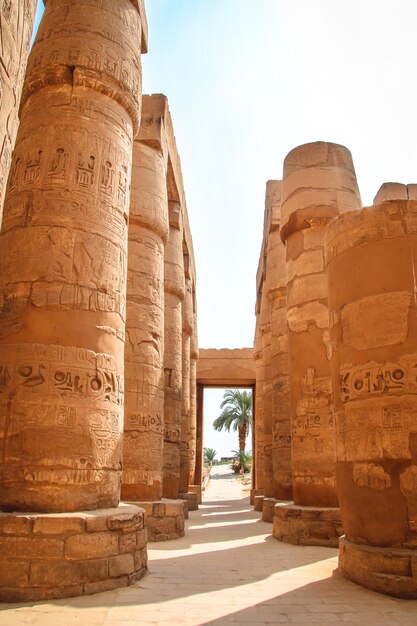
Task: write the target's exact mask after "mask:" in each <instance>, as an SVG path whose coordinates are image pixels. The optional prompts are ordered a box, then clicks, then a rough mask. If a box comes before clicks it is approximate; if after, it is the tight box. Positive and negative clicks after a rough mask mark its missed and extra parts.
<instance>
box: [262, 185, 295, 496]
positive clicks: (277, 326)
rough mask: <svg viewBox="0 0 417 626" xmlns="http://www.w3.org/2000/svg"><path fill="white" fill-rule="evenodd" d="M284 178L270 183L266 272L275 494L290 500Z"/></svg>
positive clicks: (289, 413) (290, 469)
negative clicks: (283, 230) (282, 239)
mask: <svg viewBox="0 0 417 626" xmlns="http://www.w3.org/2000/svg"><path fill="white" fill-rule="evenodd" d="M281 189H282V181H269V182H268V183H267V201H268V202H269V203H270V211H271V217H270V226H269V235H268V254H267V258H266V276H267V283H268V298H269V301H270V324H271V379H272V453H271V454H272V468H273V497H275V498H277V499H280V500H291V497H292V457H291V408H290V388H289V385H290V382H289V356H288V329H287V278H286V262H285V246H284V244H283V243H282V241H281V233H280V222H281Z"/></svg>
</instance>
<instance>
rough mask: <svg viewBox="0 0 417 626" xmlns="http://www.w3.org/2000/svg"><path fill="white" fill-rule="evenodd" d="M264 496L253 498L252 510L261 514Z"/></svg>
mask: <svg viewBox="0 0 417 626" xmlns="http://www.w3.org/2000/svg"><path fill="white" fill-rule="evenodd" d="M264 497H265V496H255V497H254V499H253V510H254V511H258V512H259V513H262V507H263V502H264Z"/></svg>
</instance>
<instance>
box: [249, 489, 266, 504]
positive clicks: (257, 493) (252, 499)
mask: <svg viewBox="0 0 417 626" xmlns="http://www.w3.org/2000/svg"><path fill="white" fill-rule="evenodd" d="M262 495H263V493H262V489H251V490H250V503H251V504H252V505H253V504H254V502H255V497H256V496H262Z"/></svg>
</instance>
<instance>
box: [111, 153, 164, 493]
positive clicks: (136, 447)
mask: <svg viewBox="0 0 417 626" xmlns="http://www.w3.org/2000/svg"><path fill="white" fill-rule="evenodd" d="M165 161H166V159H165V158H164V155H163V154H162V153H161V152H160V151H159V150H158V149H154V148H153V147H150V146H147V145H144V144H142V143H140V142H139V141H138V140H136V141H135V143H134V150H133V174H132V197H131V204H130V220H129V255H128V281H127V314H126V348H125V419H124V438H123V485H122V497H123V499H127V500H160V498H161V497H162V482H163V478H162V468H163V437H164V434H163V433H164V375H163V358H164V242H165V240H166V238H167V236H168V230H169V224H168V197H167V185H166V162H165Z"/></svg>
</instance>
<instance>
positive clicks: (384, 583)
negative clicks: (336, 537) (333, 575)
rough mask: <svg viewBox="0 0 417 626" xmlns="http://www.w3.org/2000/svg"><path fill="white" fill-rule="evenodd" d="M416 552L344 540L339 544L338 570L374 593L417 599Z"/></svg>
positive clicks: (342, 538) (341, 539)
mask: <svg viewBox="0 0 417 626" xmlns="http://www.w3.org/2000/svg"><path fill="white" fill-rule="evenodd" d="M415 563H416V556H415V550H407V549H395V548H384V547H375V546H363V545H357V544H355V543H352V542H350V541H348V540H347V539H346V538H345V537H341V538H340V542H339V570H340V572H341V573H342V574H343V575H344V576H346V578H349V579H350V580H353V581H354V582H355V583H358V584H360V585H363V586H364V587H367V588H368V589H372V590H373V591H379V592H380V593H385V594H388V595H390V596H396V597H398V598H412V599H416V598H417V569H416V567H415Z"/></svg>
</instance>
